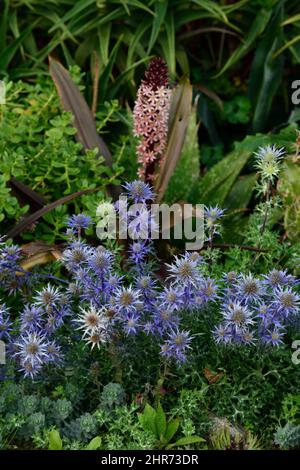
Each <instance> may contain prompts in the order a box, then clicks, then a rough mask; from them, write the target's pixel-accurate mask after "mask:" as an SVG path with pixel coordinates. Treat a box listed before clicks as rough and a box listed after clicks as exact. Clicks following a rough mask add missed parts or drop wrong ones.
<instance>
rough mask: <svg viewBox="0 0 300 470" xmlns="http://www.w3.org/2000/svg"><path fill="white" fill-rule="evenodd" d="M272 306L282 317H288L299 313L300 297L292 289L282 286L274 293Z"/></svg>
mask: <svg viewBox="0 0 300 470" xmlns="http://www.w3.org/2000/svg"><path fill="white" fill-rule="evenodd" d="M272 306H273V307H274V309H276V310H278V311H279V312H280V313H281V314H282V315H284V316H285V317H288V316H289V315H292V314H296V313H299V307H300V296H299V295H298V294H296V293H295V292H293V290H292V289H291V288H290V287H281V286H280V287H278V288H277V289H276V290H275V292H274V300H273V301H272Z"/></svg>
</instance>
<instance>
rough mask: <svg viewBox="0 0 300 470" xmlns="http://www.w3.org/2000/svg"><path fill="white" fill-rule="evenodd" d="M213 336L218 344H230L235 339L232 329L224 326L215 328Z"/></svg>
mask: <svg viewBox="0 0 300 470" xmlns="http://www.w3.org/2000/svg"><path fill="white" fill-rule="evenodd" d="M213 336H214V338H215V341H216V343H217V344H229V343H231V341H232V339H233V335H232V331H231V328H228V327H226V326H225V325H222V324H221V325H218V326H216V327H215V329H214V330H213Z"/></svg>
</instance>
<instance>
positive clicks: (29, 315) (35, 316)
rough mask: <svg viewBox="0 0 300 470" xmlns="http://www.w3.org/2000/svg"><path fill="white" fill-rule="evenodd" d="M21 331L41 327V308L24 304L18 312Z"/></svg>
mask: <svg viewBox="0 0 300 470" xmlns="http://www.w3.org/2000/svg"><path fill="white" fill-rule="evenodd" d="M20 320H21V327H20V329H21V331H22V332H23V331H30V332H34V331H38V330H41V328H42V322H43V320H42V309H41V308H39V307H35V306H34V305H26V306H25V307H24V310H23V311H22V312H21V314H20Z"/></svg>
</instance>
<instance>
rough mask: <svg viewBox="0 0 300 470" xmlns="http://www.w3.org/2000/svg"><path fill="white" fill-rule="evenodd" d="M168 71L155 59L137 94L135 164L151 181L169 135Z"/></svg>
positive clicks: (169, 95) (142, 174) (134, 114)
mask: <svg viewBox="0 0 300 470" xmlns="http://www.w3.org/2000/svg"><path fill="white" fill-rule="evenodd" d="M167 77H168V69H167V66H166V64H165V62H164V61H163V60H161V59H154V60H153V61H152V62H151V63H150V65H149V68H148V71H147V72H146V76H145V80H143V81H142V83H141V86H140V87H139V90H138V93H137V100H136V103H135V107H134V111H133V116H134V131H133V132H134V135H135V136H137V137H139V138H140V143H139V144H138V147H137V154H138V161H139V163H141V164H142V167H141V169H140V176H142V177H145V178H146V180H147V179H152V178H153V174H154V170H155V166H156V161H157V160H158V159H159V158H160V157H161V156H162V154H163V152H164V150H165V147H166V143H167V134H168V119H169V108H170V100H171V90H170V89H169V88H168V78H167Z"/></svg>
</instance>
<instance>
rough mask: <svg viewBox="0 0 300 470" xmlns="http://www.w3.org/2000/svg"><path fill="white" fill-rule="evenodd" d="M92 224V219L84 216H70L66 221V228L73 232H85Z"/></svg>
mask: <svg viewBox="0 0 300 470" xmlns="http://www.w3.org/2000/svg"><path fill="white" fill-rule="evenodd" d="M91 224H92V219H91V217H89V216H88V215H85V214H76V215H72V216H71V217H69V218H68V220H67V227H69V228H71V229H75V230H82V229H84V230H86V229H88V228H89V226H90V225H91Z"/></svg>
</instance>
